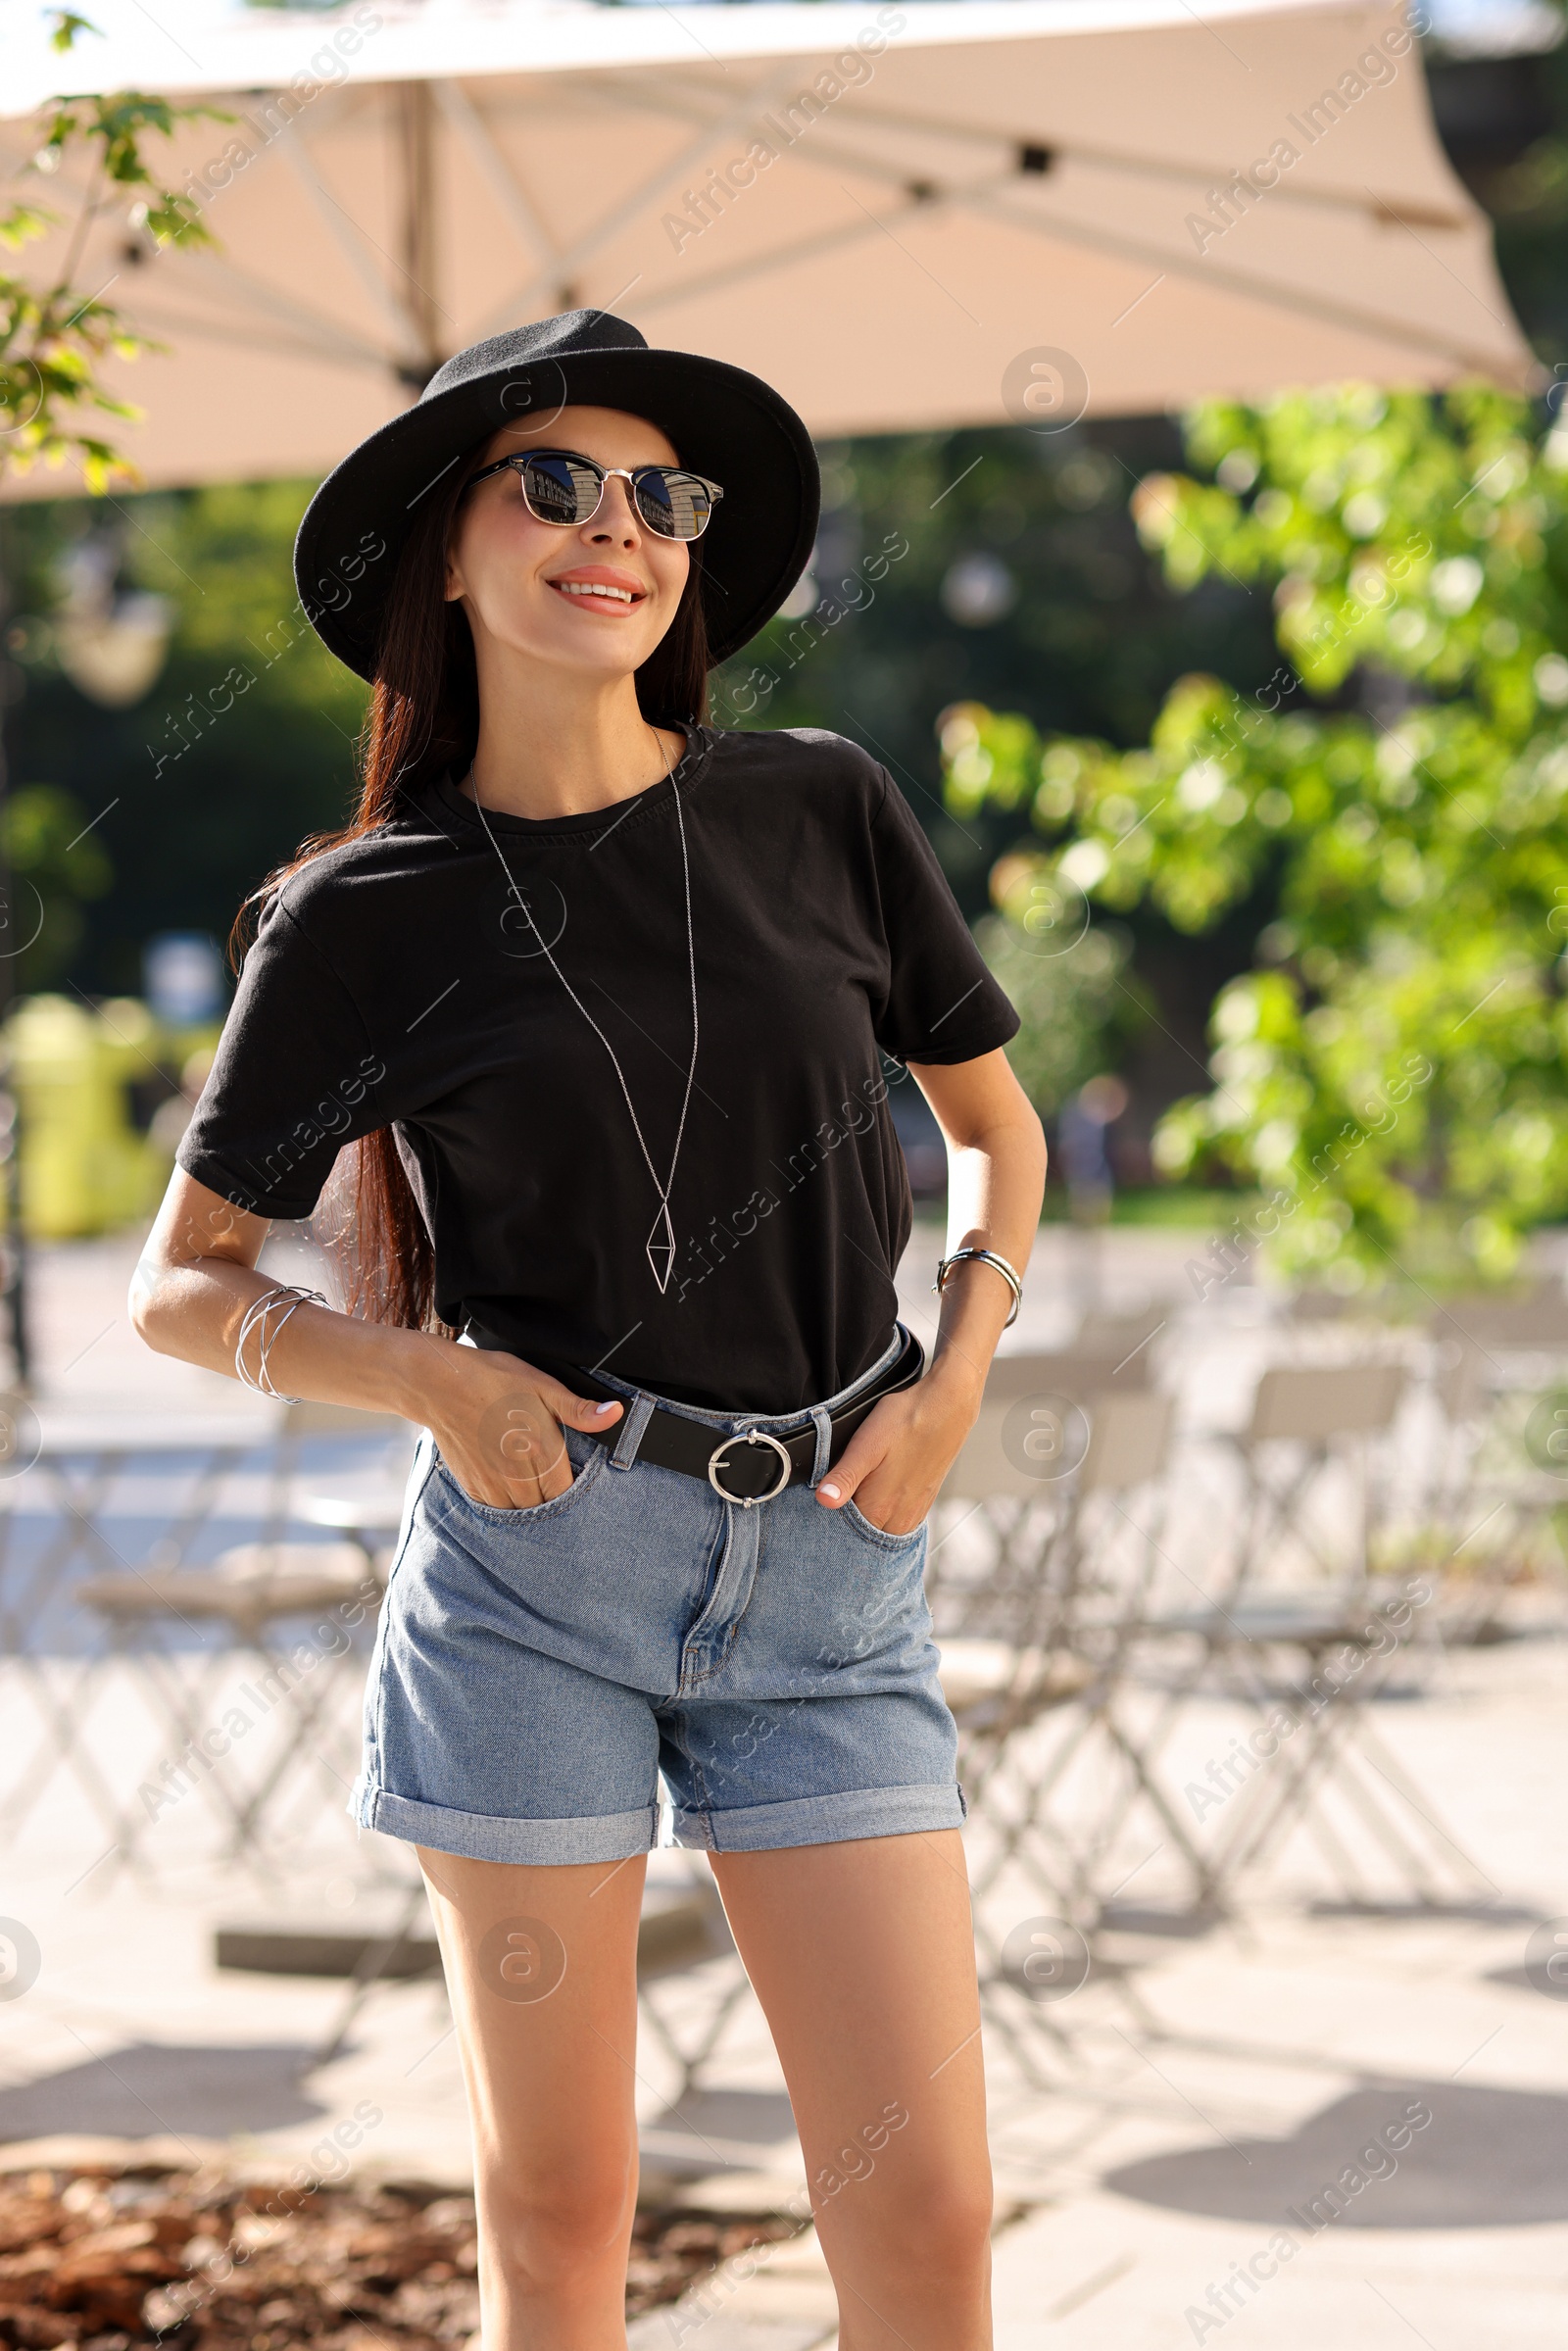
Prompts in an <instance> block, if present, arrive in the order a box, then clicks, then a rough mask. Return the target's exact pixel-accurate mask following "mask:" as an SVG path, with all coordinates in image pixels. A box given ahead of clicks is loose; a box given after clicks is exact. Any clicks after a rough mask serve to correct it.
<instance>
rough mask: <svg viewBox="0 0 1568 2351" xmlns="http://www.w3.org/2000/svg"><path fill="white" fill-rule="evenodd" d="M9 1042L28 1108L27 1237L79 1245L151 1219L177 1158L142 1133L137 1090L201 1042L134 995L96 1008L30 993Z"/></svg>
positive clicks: (10, 1025) (14, 1018)
mask: <svg viewBox="0 0 1568 2351" xmlns="http://www.w3.org/2000/svg"><path fill="white" fill-rule="evenodd" d="M5 1041H6V1045H7V1048H8V1053H9V1059H10V1064H11V1070H12V1075H13V1081H14V1083H15V1086H16V1090H17V1094H18V1097H19V1099H20V1103H21V1109H22V1213H23V1218H24V1221H25V1226H26V1229H27V1232H28V1233H29V1234H30V1235H31V1236H32V1237H33V1238H35V1239H37V1240H42V1241H65V1240H73V1239H78V1238H81V1237H82V1236H85V1235H88V1234H93V1233H104V1232H108V1231H110V1230H111V1229H112V1228H113V1227H114V1226H116V1225H123V1224H127V1223H129V1222H131V1221H132V1220H133V1219H134V1218H136V1217H139V1216H145V1215H147V1214H150V1212H151V1211H152V1209H153V1208H154V1207H155V1206H156V1205H157V1202H158V1198H159V1195H160V1193H161V1192H162V1190H163V1186H164V1183H165V1181H166V1179H167V1177H168V1173H169V1158H168V1152H167V1151H164V1150H160V1149H159V1148H158V1145H157V1143H156V1142H155V1141H154V1140H153V1139H152V1138H151V1137H149V1136H147V1135H144V1134H140V1133H138V1132H137V1129H136V1125H135V1123H134V1121H133V1119H132V1116H131V1101H130V1088H131V1084H132V1081H143V1080H147V1079H150V1078H152V1077H153V1076H154V1075H155V1073H156V1072H157V1070H158V1068H159V1066H160V1065H161V1064H162V1065H164V1066H167V1065H168V1064H169V1063H170V1062H171V1061H172V1064H173V1066H174V1067H175V1068H177V1067H178V1066H179V1065H180V1063H181V1062H182V1061H183V1060H184V1059H185V1058H186V1056H187V1054H188V1053H189V1052H190V1050H191V1048H192V1046H193V1045H194V1044H195V1043H196V1042H197V1040H196V1038H195V1036H194V1035H193V1034H191V1033H189V1032H180V1034H179V1036H178V1037H177V1038H176V1036H175V1035H174V1033H172V1032H171V1031H168V1030H165V1029H164V1028H162V1027H161V1026H160V1024H159V1023H158V1022H157V1021H156V1020H155V1019H154V1017H153V1015H152V1013H151V1012H150V1011H149V1010H148V1008H147V1006H146V1005H145V1004H141V1003H139V1002H138V1001H137V1000H136V999H135V998H134V997H117V998H114V999H112V1000H111V1001H110V1002H109V1003H107V1004H103V1005H102V1006H100V1007H99V1008H98V1009H97V1010H93V1009H92V1008H90V1007H89V1006H88V1005H86V1004H77V1003H73V1001H72V999H71V998H70V997H68V996H30V997H25V998H24V999H23V1001H22V1003H21V1004H18V1006H17V1008H16V1010H15V1011H14V1012H13V1013H12V1015H11V1018H10V1019H9V1020H8V1021H7V1023H6V1027H5ZM0 1214H3V1203H0Z"/></svg>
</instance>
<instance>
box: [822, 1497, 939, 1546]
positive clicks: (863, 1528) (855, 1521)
mask: <svg viewBox="0 0 1568 2351" xmlns="http://www.w3.org/2000/svg"><path fill="white" fill-rule="evenodd" d="M839 1515H840V1517H841V1518H845V1519H848V1521H849V1523H850V1525H851V1526H852V1527H853V1528H854V1529H855V1532H856V1533H857V1535H861V1536H863V1537H864V1538H865V1540H866V1542H867V1543H875V1544H876V1545H877V1548H878V1549H879V1550H884V1551H902V1550H904V1549H905V1548H906V1547H907V1545H908V1544H909V1543H918V1542H919V1541H920V1539H921V1537H922V1536H923V1535H924V1533H925V1528H926V1522H925V1520H924V1519H921V1521H920V1523H919V1525H918V1526H917V1527H911V1528H910V1529H909V1531H908V1533H907V1535H890V1534H889V1533H888V1531H887V1529H886V1527H874V1526H873V1525H872V1524H871V1521H870V1520H869V1519H868V1518H867V1517H866V1515H865V1513H864V1511H863V1510H859V1509H857V1507H856V1505H855V1503H854V1501H853V1500H852V1501H848V1502H841V1503H840V1504H839Z"/></svg>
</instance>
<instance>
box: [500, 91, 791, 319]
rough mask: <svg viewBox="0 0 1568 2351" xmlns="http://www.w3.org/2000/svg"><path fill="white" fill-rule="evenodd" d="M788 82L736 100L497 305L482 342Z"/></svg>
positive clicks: (569, 271)
mask: <svg viewBox="0 0 1568 2351" xmlns="http://www.w3.org/2000/svg"><path fill="white" fill-rule="evenodd" d="M785 78H787V76H785V75H782V74H780V73H778V72H776V71H775V72H774V73H770V74H769V75H768V77H767V78H766V80H764V81H760V82H759V83H758V84H757V86H756V88H755V89H753V90H751V91H749V92H748V93H747V95H746V97H745V98H743V99H740V100H737V102H736V104H735V105H734V106H733V107H731V108H730V109H729V110H728V112H727V113H726V114H723V115H721V116H718V117H716V118H715V120H714V121H713V122H711V123H708V124H706V125H705V126H704V128H703V130H702V131H701V132H700V134H699V135H698V136H697V137H696V138H695V139H691V140H689V141H688V142H687V144H686V145H685V146H684V147H683V148H682V149H681V151H680V153H679V154H678V155H676V156H674V157H672V158H671V160H670V161H669V162H668V163H665V164H662V165H661V166H660V167H659V169H658V170H657V171H652V172H650V174H649V175H648V177H647V178H646V179H644V180H643V181H642V183H641V184H640V185H639V186H638V187H637V188H636V189H635V190H634V192H633V193H632V194H631V195H629V196H627V197H625V198H623V199H622V201H621V202H620V203H619V204H617V205H615V206H614V207H613V209H612V210H611V211H610V212H608V213H607V214H606V215H605V217H604V219H603V220H600V221H598V222H597V223H596V225H595V226H594V227H592V228H590V229H585V230H584V232H583V234H582V235H581V236H580V237H578V238H577V239H576V240H575V241H574V242H573V243H572V244H570V245H568V246H567V247H566V249H565V251H564V253H559V254H557V256H556V259H555V262H554V263H553V265H552V267H551V268H550V269H536V270H535V271H534V273H533V275H532V276H531V277H529V278H528V279H526V280H525V282H524V283H523V284H522V285H520V286H518V287H516V288H515V291H514V292H513V293H512V294H511V295H509V296H508V298H507V300H506V301H505V302H504V303H501V304H498V306H497V307H496V308H495V309H494V310H493V311H491V313H490V315H489V317H488V318H487V319H486V321H485V324H484V327H483V329H482V332H481V339H482V337H483V335H491V334H496V333H498V332H499V331H500V329H501V328H502V327H504V326H505V325H506V324H507V322H508V321H509V320H510V319H511V318H513V317H514V316H515V313H516V312H517V311H519V310H520V309H521V308H522V307H523V305H524V304H525V303H527V302H530V301H531V300H532V299H533V297H534V295H535V294H536V293H538V292H539V290H540V288H541V287H542V286H544V285H546V284H548V283H549V281H550V279H551V278H552V277H555V278H557V279H558V281H559V280H563V279H569V278H570V276H571V274H572V272H573V271H574V270H575V269H578V268H579V267H580V266H581V264H582V263H583V262H585V261H588V260H590V259H591V258H592V256H593V255H594V254H596V253H597V252H598V251H599V249H600V247H601V246H603V245H608V244H609V242H610V240H611V239H612V237H614V236H617V235H618V234H619V232H620V230H621V229H622V228H623V227H625V225H626V224H627V222H628V221H631V220H636V218H637V216H638V214H639V213H641V212H643V211H645V210H646V208H647V207H648V206H649V205H650V204H653V203H655V202H657V200H658V198H659V197H661V196H662V194H663V192H664V190H665V189H666V188H667V187H669V186H670V185H671V184H672V182H673V181H675V180H677V179H679V178H681V177H682V176H683V175H684V173H685V172H687V171H690V169H691V167H692V166H693V165H694V164H697V163H700V162H701V161H702V159H703V157H704V156H705V155H706V154H707V153H708V150H709V148H710V147H711V145H712V143H713V141H714V139H716V138H721V137H722V136H723V135H724V134H725V132H726V131H728V130H729V129H730V128H731V127H735V126H739V125H740V124H742V123H744V122H746V120H747V118H748V116H750V115H752V114H753V113H755V112H756V110H757V109H758V108H759V107H762V106H766V105H767V104H768V102H769V100H770V98H771V96H772V94H773V91H774V88H775V85H776V84H777V83H778V82H779V81H780V80H782V79H785Z"/></svg>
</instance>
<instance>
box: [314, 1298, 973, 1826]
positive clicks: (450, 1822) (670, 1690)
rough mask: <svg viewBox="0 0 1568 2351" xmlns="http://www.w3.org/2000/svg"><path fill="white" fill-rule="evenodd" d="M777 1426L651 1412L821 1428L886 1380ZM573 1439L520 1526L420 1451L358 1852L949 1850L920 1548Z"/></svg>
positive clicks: (803, 1500)
mask: <svg viewBox="0 0 1568 2351" xmlns="http://www.w3.org/2000/svg"><path fill="white" fill-rule="evenodd" d="M899 1345H900V1341H899V1339H898V1338H895V1340H894V1341H893V1343H892V1344H891V1345H890V1347H888V1350H887V1353H886V1354H885V1355H884V1356H883V1357H882V1359H881V1360H880V1361H879V1362H878V1363H876V1364H873V1365H872V1367H871V1369H870V1370H869V1371H868V1372H866V1373H865V1375H864V1376H863V1377H862V1378H861V1379H859V1380H858V1381H857V1382H856V1383H855V1385H854V1386H853V1387H852V1388H848V1389H846V1390H845V1391H844V1392H843V1394H842V1395H840V1396H833V1397H830V1398H829V1399H828V1400H827V1402H826V1403H824V1404H819V1405H817V1406H815V1407H814V1408H813V1409H811V1410H809V1411H806V1412H797V1413H792V1414H788V1415H785V1416H783V1417H781V1418H778V1419H766V1418H763V1417H762V1416H760V1415H759V1414H757V1413H743V1414H740V1415H725V1414H721V1413H715V1412H703V1411H698V1410H696V1409H695V1408H693V1407H691V1406H688V1405H678V1404H675V1405H669V1406H667V1407H666V1408H667V1409H669V1410H673V1411H679V1412H681V1413H683V1414H684V1415H685V1416H686V1417H687V1418H688V1419H691V1420H695V1421H700V1422H701V1423H702V1424H703V1425H704V1426H705V1427H707V1428H711V1429H712V1430H713V1431H714V1432H715V1438H714V1442H715V1443H716V1442H717V1440H718V1438H719V1437H720V1436H731V1435H734V1434H736V1433H737V1432H739V1431H741V1430H744V1429H747V1428H759V1429H766V1430H773V1431H776V1432H777V1433H778V1434H779V1435H780V1436H788V1435H792V1434H794V1433H796V1432H799V1431H801V1430H804V1429H808V1428H809V1427H810V1426H811V1425H812V1424H813V1422H814V1424H815V1426H816V1430H817V1453H816V1463H815V1471H814V1477H813V1480H812V1483H813V1484H814V1482H815V1478H819V1477H821V1476H824V1475H825V1474H826V1466H827V1465H826V1452H827V1415H828V1413H829V1412H830V1411H832V1410H834V1409H836V1408H837V1407H838V1406H840V1405H842V1404H845V1403H848V1402H849V1401H850V1400H851V1398H852V1397H853V1396H857V1395H858V1394H859V1393H860V1392H861V1390H862V1389H864V1388H866V1387H867V1386H869V1385H870V1384H871V1382H872V1381H873V1380H875V1379H876V1378H877V1377H878V1376H879V1374H880V1373H881V1372H882V1371H884V1370H885V1369H886V1368H887V1366H888V1365H889V1364H890V1363H892V1361H893V1360H894V1358H895V1356H896V1355H897V1352H898V1348H899ZM601 1376H602V1377H604V1378H605V1379H606V1384H607V1385H610V1386H613V1387H614V1388H615V1390H616V1392H617V1394H619V1395H620V1396H623V1397H624V1399H625V1402H626V1411H625V1414H624V1416H623V1418H622V1420H621V1421H620V1422H619V1423H618V1424H617V1428H618V1435H617V1438H616V1442H615V1443H614V1445H613V1446H610V1445H601V1444H597V1443H596V1442H595V1441H594V1440H593V1439H592V1438H589V1437H584V1436H582V1435H580V1434H579V1433H578V1432H577V1431H576V1430H567V1431H566V1432H565V1444H566V1451H567V1454H568V1457H569V1459H570V1462H571V1466H572V1469H573V1472H574V1473H575V1474H574V1476H573V1479H572V1483H571V1485H570V1486H569V1487H568V1488H567V1489H566V1491H565V1493H564V1494H558V1495H557V1496H556V1497H555V1499H554V1500H552V1501H548V1502H541V1503H539V1504H538V1505H537V1506H536V1507H535V1508H533V1509H531V1510H505V1509H494V1508H492V1507H491V1506H490V1505H489V1504H487V1503H484V1502H475V1501H472V1500H470V1499H469V1497H468V1495H467V1494H466V1493H465V1492H464V1491H463V1489H462V1488H461V1487H460V1486H459V1484H458V1482H457V1480H456V1479H455V1478H454V1477H453V1475H452V1473H451V1471H450V1470H449V1469H448V1468H447V1466H446V1464H445V1462H444V1461H443V1460H442V1459H441V1456H440V1453H439V1451H438V1450H437V1448H436V1446H435V1445H434V1442H433V1440H432V1439H431V1437H430V1436H429V1434H428V1432H426V1434H425V1435H424V1436H423V1437H422V1438H421V1440H420V1443H419V1448H418V1451H417V1455H416V1458H415V1464H414V1471H413V1475H412V1477H411V1479H410V1484H409V1498H408V1502H407V1504H406V1506H405V1509H404V1514H403V1525H402V1528H401V1530H400V1533H399V1540H398V1545H397V1549H396V1552H395V1554H394V1557H393V1564H392V1572H391V1578H390V1582H389V1584H388V1587H387V1594H386V1601H385V1604H384V1606H383V1608H382V1611H381V1621H380V1626H379V1629H378V1632H377V1636H376V1643H375V1653H374V1656H373V1658H372V1660H371V1666H370V1680H369V1687H368V1691H367V1695H366V1711H365V1758H364V1769H363V1771H362V1773H361V1776H360V1780H359V1783H358V1785H357V1787H356V1788H355V1790H354V1795H353V1798H352V1800H351V1803H350V1810H351V1811H352V1813H353V1815H354V1817H355V1819H356V1820H358V1821H359V1822H360V1823H361V1824H362V1826H364V1827H365V1828H368V1829H377V1830H380V1831H381V1832H383V1834H385V1835H387V1836H390V1837H409V1838H411V1839H413V1840H414V1841H415V1842H417V1843H419V1844H424V1845H429V1846H430V1847H432V1848H433V1849H434V1850H436V1851H439V1852H445V1853H464V1854H467V1855H469V1856H471V1857H472V1858H473V1859H475V1860H480V1861H514V1862H531V1863H552V1862H554V1863H561V1862H584V1861H621V1860H624V1859H626V1858H627V1857H628V1856H629V1855H631V1854H634V1853H641V1852H645V1851H646V1850H647V1849H648V1848H649V1847H650V1846H651V1845H654V1844H657V1843H658V1842H659V1841H660V1815H661V1804H660V1781H661V1779H662V1781H663V1784H664V1787H665V1788H666V1789H667V1791H668V1795H669V1800H670V1807H671V1811H672V1816H673V1833H674V1840H675V1842H676V1843H677V1844H683V1845H694V1846H699V1847H702V1848H704V1849H706V1850H708V1851H711V1852H719V1853H743V1852H764V1851H768V1850H771V1849H774V1848H776V1847H779V1846H784V1845H812V1844H836V1843H839V1842H841V1841H842V1840H844V1839H846V1838H849V1837H899V1836H907V1835H910V1834H912V1833H914V1832H916V1831H919V1830H931V1829H954V1828H956V1827H958V1825H959V1824H960V1823H961V1821H962V1819H963V1815H964V1804H963V1798H962V1796H961V1795H960V1793H959V1790H958V1787H957V1782H956V1770H955V1766H956V1744H957V1741H956V1733H955V1730H954V1724H953V1718H952V1716H951V1715H950V1713H949V1712H948V1709H947V1706H946V1704H945V1702H944V1700H943V1696H942V1690H941V1687H940V1685H939V1683H938V1680H937V1652H936V1649H935V1646H934V1645H933V1643H932V1641H931V1618H930V1614H929V1612H928V1610H927V1608H926V1604H925V1592H924V1574H925V1553H926V1530H925V1528H924V1527H917V1528H916V1529H915V1530H914V1531H913V1533H912V1534H907V1535H888V1534H884V1533H883V1531H882V1530H881V1529H880V1528H879V1527H875V1526H873V1525H872V1524H871V1523H870V1521H869V1520H868V1519H866V1518H863V1517H862V1516H861V1514H860V1512H859V1511H858V1510H857V1508H856V1507H855V1504H854V1503H853V1502H846V1503H844V1504H843V1505H842V1506H841V1507H840V1508H839V1509H837V1510H828V1509H825V1508H824V1507H823V1505H822V1504H821V1503H820V1502H818V1501H817V1499H816V1497H815V1495H814V1494H813V1493H812V1492H811V1491H810V1487H809V1486H808V1485H797V1486H790V1487H787V1488H786V1489H785V1491H784V1492H783V1493H782V1494H777V1495H775V1496H774V1498H773V1499H772V1500H771V1501H763V1502H759V1503H757V1504H756V1505H755V1506H754V1507H753V1508H751V1509H745V1508H743V1507H742V1506H741V1505H740V1504H739V1503H735V1502H728V1501H725V1500H724V1499H723V1498H722V1497H721V1496H720V1495H719V1494H716V1493H715V1492H714V1491H713V1489H712V1488H711V1486H709V1485H706V1484H704V1483H703V1482H702V1481H701V1480H700V1479H697V1478H692V1477H688V1476H686V1475H685V1474H684V1473H683V1472H681V1471H678V1470H671V1469H661V1468H658V1467H656V1466H654V1465H653V1464H652V1463H649V1462H644V1461H640V1460H639V1459H638V1458H637V1448H638V1444H639V1442H640V1439H641V1436H642V1431H643V1429H644V1427H645V1426H646V1423H647V1418H648V1414H649V1412H650V1411H651V1410H652V1408H653V1404H654V1401H655V1399H654V1398H653V1397H652V1396H649V1395H648V1394H647V1392H646V1391H642V1390H638V1389H635V1388H631V1387H628V1386H626V1384H625V1383H624V1382H621V1381H610V1380H609V1379H608V1375H601Z"/></svg>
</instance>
